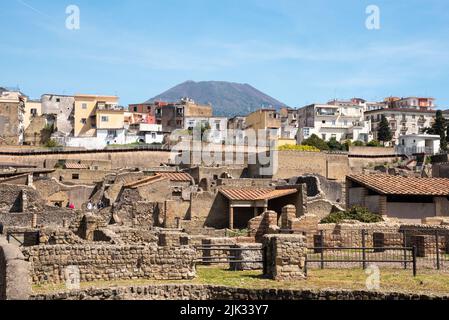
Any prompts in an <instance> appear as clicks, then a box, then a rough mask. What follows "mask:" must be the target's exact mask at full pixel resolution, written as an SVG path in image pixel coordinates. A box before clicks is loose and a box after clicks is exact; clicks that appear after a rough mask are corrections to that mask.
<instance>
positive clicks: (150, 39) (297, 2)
mask: <svg viewBox="0 0 449 320" xmlns="http://www.w3.org/2000/svg"><path fill="white" fill-rule="evenodd" d="M0 4H1V10H0V30H1V32H0V34H1V39H0V86H9V87H16V86H19V87H20V89H21V90H22V91H23V92H24V93H25V94H27V95H29V96H30V97H31V98H38V97H40V95H41V94H44V93H57V94H69V95H70V94H75V93H90V94H111V95H118V96H120V102H121V104H122V105H127V104H129V103H139V102H143V101H145V100H147V99H149V98H152V97H153V96H156V95H158V94H159V93H162V92H163V91H165V90H167V89H169V88H171V87H173V86H175V85H177V84H179V83H181V82H184V81H186V80H194V81H208V80H217V81H232V82H238V83H248V84H250V85H252V86H254V87H255V88H257V89H259V90H261V91H263V92H265V93H267V94H269V95H271V96H272V97H274V98H276V99H278V100H280V101H282V102H283V103H285V104H286V105H288V106H291V107H301V106H304V105H307V104H311V103H324V102H327V101H329V100H331V99H334V98H338V99H346V98H352V97H361V98H364V99H367V100H370V101H378V100H383V98H384V97H387V96H400V97H406V96H431V97H434V98H436V99H437V101H436V103H437V105H438V107H439V108H441V109H449V90H448V84H449V1H447V0H383V1H381V0H370V1H365V0H339V1H335V0H327V1H325V0H276V1H275V0H273V1H268V0H267V1H265V0H128V1H124V0H70V1H65V0H59V1H54V0H0ZM69 5H76V6H77V7H78V8H79V10H80V15H79V17H80V19H79V21H80V25H79V29H75V30H73V29H72V30H71V29H68V28H66V20H67V19H68V17H69V15H70V13H69V14H67V13H66V8H67V7H68V6H69ZM369 5H376V6H377V7H378V8H379V17H380V20H379V21H380V25H379V27H380V28H378V29H374V30H373V29H368V28H367V27H366V20H367V19H368V18H369V15H370V13H369V14H367V12H366V9H367V6H369ZM69 18H70V17H69ZM70 21H72V20H70Z"/></svg>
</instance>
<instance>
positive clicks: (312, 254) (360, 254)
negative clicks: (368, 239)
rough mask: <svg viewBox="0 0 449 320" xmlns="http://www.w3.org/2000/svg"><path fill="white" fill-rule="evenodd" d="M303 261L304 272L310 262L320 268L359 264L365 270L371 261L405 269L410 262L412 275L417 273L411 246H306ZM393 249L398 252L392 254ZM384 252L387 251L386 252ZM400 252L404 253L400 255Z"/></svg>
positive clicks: (414, 248)
mask: <svg viewBox="0 0 449 320" xmlns="http://www.w3.org/2000/svg"><path fill="white" fill-rule="evenodd" d="M379 250H381V251H383V252H384V253H383V254H380V255H379V254H377V252H379ZM308 251H309V253H308V254H307V257H306V261H305V272H306V274H307V270H308V268H309V267H310V264H314V263H315V264H319V266H320V269H325V266H326V264H330V263H334V264H339V265H341V264H348V265H349V264H350V265H353V264H361V265H362V268H363V269H364V270H365V269H366V268H367V267H368V266H369V265H370V264H373V263H389V264H395V263H396V264H400V265H403V266H404V269H407V266H408V264H411V266H412V270H413V276H416V273H417V264H416V258H417V248H416V246H413V247H403V248H398V247H311V248H308ZM394 251H398V252H399V254H397V255H395V254H393V252H394ZM385 252H388V254H386V253H385ZM402 253H404V255H403V256H402Z"/></svg>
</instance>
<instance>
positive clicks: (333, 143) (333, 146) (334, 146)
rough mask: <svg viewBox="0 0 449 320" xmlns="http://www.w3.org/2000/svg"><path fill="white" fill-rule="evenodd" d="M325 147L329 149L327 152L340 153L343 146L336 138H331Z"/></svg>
mask: <svg viewBox="0 0 449 320" xmlns="http://www.w3.org/2000/svg"><path fill="white" fill-rule="evenodd" d="M327 146H328V147H329V150H331V151H341V150H343V145H342V144H341V143H340V142H338V141H337V139H336V138H331V139H330V140H329V141H328V142H327Z"/></svg>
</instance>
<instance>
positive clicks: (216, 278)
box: [33, 266, 449, 294]
mask: <svg viewBox="0 0 449 320" xmlns="http://www.w3.org/2000/svg"><path fill="white" fill-rule="evenodd" d="M366 279H367V275H366V274H365V272H364V271H363V270H361V269H325V270H318V269H312V270H309V277H308V279H307V280H303V281H287V282H285V281H273V280H270V279H266V278H264V277H263V276H262V272H261V271H239V272H235V271H229V270H227V269H225V268H224V267H223V268H219V267H216V266H215V267H198V277H197V278H196V279H194V280H191V281H151V280H126V281H125V280H124V281H98V282H86V283H82V284H81V288H82V289H87V288H92V287H94V288H107V287H120V286H139V285H142V286H143V285H158V284H159V285H160V284H174V283H178V284H179V283H188V284H210V285H221V286H229V287H239V288H252V289H266V288H270V289H316V290H319V289H335V290H338V289H343V290H344V289H346V290H366ZM380 286H381V290H383V291H399V292H413V293H418V294H419V293H423V294H424V293H425V294H431V293H434V294H449V274H448V273H442V272H436V271H433V270H418V276H417V277H413V275H412V272H411V271H410V270H399V269H398V270H394V269H381V278H380ZM64 290H65V286H64V285H57V286H55V285H45V286H34V287H33V291H34V292H35V293H37V294H39V293H50V292H57V291H64Z"/></svg>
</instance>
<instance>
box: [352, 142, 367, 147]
mask: <svg viewBox="0 0 449 320" xmlns="http://www.w3.org/2000/svg"><path fill="white" fill-rule="evenodd" d="M352 145H353V146H354V147H363V146H364V145H365V143H364V142H363V141H360V140H357V141H354V142H353V144H352Z"/></svg>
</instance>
